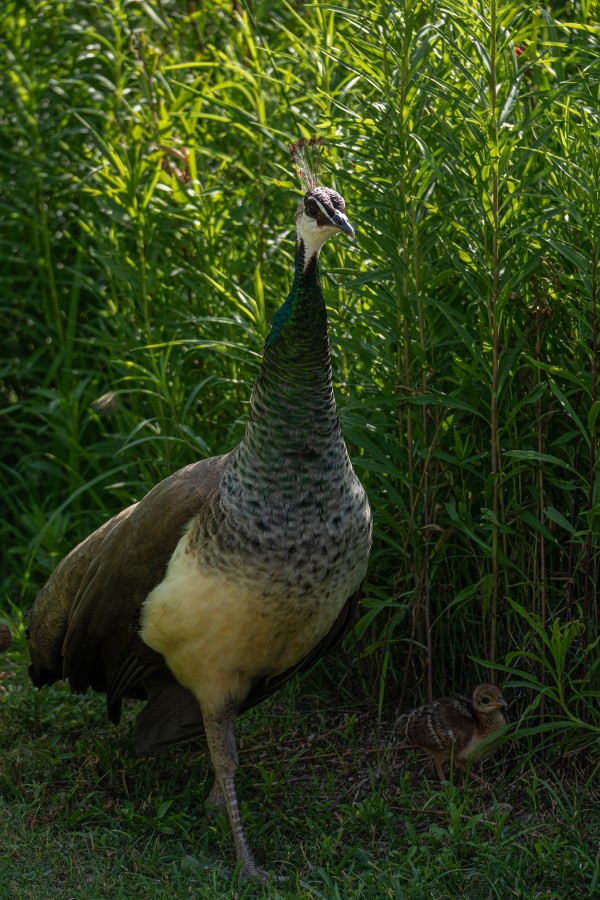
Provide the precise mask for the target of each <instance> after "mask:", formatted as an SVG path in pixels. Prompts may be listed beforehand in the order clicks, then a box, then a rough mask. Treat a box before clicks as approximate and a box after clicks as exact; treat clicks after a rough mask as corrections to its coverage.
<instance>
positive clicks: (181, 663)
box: [140, 536, 363, 714]
mask: <svg viewBox="0 0 600 900" xmlns="http://www.w3.org/2000/svg"><path fill="white" fill-rule="evenodd" d="M186 546H187V536H184V537H183V538H182V539H181V541H180V543H179V545H178V547H177V549H176V551H175V553H174V554H173V557H172V559H171V561H170V563H169V567H168V569H167V573H166V575H165V578H164V579H163V581H162V582H161V583H160V584H159V585H157V587H156V588H155V589H154V590H153V591H152V592H151V593H150V594H149V595H148V597H147V599H146V601H145V602H144V605H143V607H142V619H141V632H140V633H141V637H142V639H143V640H144V641H145V643H146V644H148V646H150V647H152V649H153V650H156V651H158V652H159V653H161V654H162V655H163V656H164V657H165V659H166V661H167V664H168V666H169V668H170V669H171V671H172V672H173V674H174V675H175V677H176V678H177V680H178V681H179V682H180V683H181V684H183V685H185V686H186V687H188V688H189V689H190V690H191V691H192V692H193V693H194V695H195V696H196V697H197V699H198V701H199V703H200V705H201V707H202V709H203V712H204V713H205V714H206V713H210V712H211V711H213V710H214V711H216V710H218V709H219V708H220V707H221V706H222V705H223V703H224V702H226V701H227V700H228V699H234V700H237V701H238V702H241V701H242V700H244V699H245V697H246V696H247V694H248V693H249V691H250V688H251V686H252V684H253V682H254V681H255V680H256V679H257V678H260V677H264V676H269V675H277V674H279V673H281V672H284V671H286V670H287V669H289V668H290V667H292V666H293V665H294V664H295V663H297V662H298V661H299V660H300V659H302V658H303V657H304V656H305V655H306V654H307V653H309V652H310V650H311V649H312V648H313V647H314V646H315V645H316V644H317V643H318V641H319V640H320V639H321V638H322V637H324V636H325V635H326V634H327V632H328V631H329V629H330V628H331V627H332V625H333V623H334V622H335V620H336V618H337V616H338V615H339V613H340V611H341V609H342V607H343V605H344V603H345V602H346V600H347V599H348V597H349V596H350V594H351V593H352V592H353V591H354V590H356V589H357V587H358V585H359V583H360V580H362V575H363V573H362V572H357V571H356V569H355V568H354V569H353V567H352V565H351V564H349V561H348V564H344V565H343V566H339V565H338V566H336V568H335V570H334V571H332V572H331V573H330V576H329V577H328V581H327V583H324V584H321V585H319V586H318V587H317V586H316V587H315V590H314V591H311V593H310V594H309V595H306V594H304V595H302V596H299V595H298V594H294V592H293V590H290V589H289V588H288V589H284V588H283V587H282V589H281V590H278V589H277V587H276V586H275V585H274V584H273V582H269V583H261V581H260V580H254V579H252V578H251V577H247V576H244V575H243V574H242V573H240V574H239V575H238V574H237V573H233V572H231V571H228V572H226V573H225V572H221V571H219V570H218V569H214V568H203V567H202V566H201V564H200V563H199V561H198V557H197V556H196V555H195V554H191V553H188V552H186Z"/></svg>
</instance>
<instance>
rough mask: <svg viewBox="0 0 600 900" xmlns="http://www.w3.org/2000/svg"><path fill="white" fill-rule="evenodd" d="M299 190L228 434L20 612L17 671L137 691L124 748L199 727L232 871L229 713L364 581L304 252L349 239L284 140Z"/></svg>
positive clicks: (325, 645)
mask: <svg viewBox="0 0 600 900" xmlns="http://www.w3.org/2000/svg"><path fill="white" fill-rule="evenodd" d="M290 150H291V153H292V159H293V161H294V162H295V164H296V167H297V171H298V174H299V176H300V178H301V182H302V185H303V188H304V190H305V194H304V197H303V199H302V201H301V202H300V204H299V206H298V210H297V213H296V258H295V274H294V280H293V283H292V287H291V290H290V293H289V295H288V297H287V299H286V301H285V302H284V304H283V305H282V307H281V308H280V309H279V311H278V312H277V314H276V316H275V318H274V321H273V326H272V329H271V332H270V334H269V336H268V338H267V340H266V344H265V351H264V357H263V360H262V364H261V367H260V371H259V374H258V378H257V380H256V384H255V385H254V389H253V391H252V396H251V401H250V417H249V421H248V423H247V427H246V431H245V434H244V437H243V438H242V440H241V442H240V443H239V444H238V446H237V447H236V448H235V449H234V450H232V451H231V452H230V453H227V454H225V455H224V456H218V457H213V458H211V459H204V460H201V461H200V462H196V463H193V464H192V465H189V466H186V467H185V468H183V469H181V470H180V471H178V472H176V473H175V474H174V475H171V476H170V477H169V478H167V479H165V480H164V481H162V482H161V483H160V484H158V485H157V486H156V487H155V488H153V490H151V491H150V492H149V493H148V494H147V495H146V496H145V497H144V498H143V499H142V500H140V502H139V503H135V504H134V505H133V506H130V507H129V508H128V509H125V510H123V512H121V513H119V514H118V515H116V516H115V517H114V518H112V519H111V520H110V521H109V522H107V523H106V524H105V525H103V526H102V527H101V528H99V529H98V530H97V531H95V532H94V533H93V534H91V535H90V536H89V537H88V538H87V539H86V540H84V541H83V542H82V543H81V544H79V545H78V546H77V547H75V549H74V550H72V551H71V553H69V555H68V556H67V557H65V559H64V560H63V561H62V562H61V563H60V564H59V565H58V567H57V568H56V570H55V571H54V573H53V574H52V576H51V577H50V579H49V581H48V582H47V584H46V585H45V587H44V588H43V589H42V591H41V592H40V594H39V596H38V597H37V599H36V601H35V603H34V605H33V607H32V610H31V615H30V632H29V634H30V646H31V659H32V665H31V669H30V671H31V676H32V678H33V681H34V683H35V684H36V685H37V686H42V685H44V684H49V683H51V682H53V681H55V680H57V679H60V678H66V679H68V680H69V682H70V686H71V689H72V690H73V691H76V692H83V691H85V690H86V689H87V688H88V687H91V688H93V689H94V690H96V691H101V692H106V694H107V707H108V715H109V717H110V719H111V720H112V721H113V722H118V721H119V718H120V714H121V702H122V699H123V698H124V697H134V698H141V699H146V700H147V703H146V705H145V706H144V707H143V709H142V711H141V712H140V714H139V716H138V718H137V722H136V749H137V750H138V751H139V752H142V753H145V752H152V751H154V750H155V749H156V748H158V747H161V746H164V745H167V744H171V743H176V742H179V741H184V740H188V739H190V738H195V737H197V736H199V735H201V734H202V733H205V734H206V739H207V743H208V748H209V751H210V756H211V761H212V764H213V767H214V771H215V785H214V787H213V789H212V791H211V795H210V798H209V799H210V800H211V801H212V803H216V804H219V805H221V806H224V807H225V808H226V811H227V815H228V817H229V822H230V825H231V830H232V832H233V837H234V841H235V849H236V854H237V859H238V862H239V864H240V867H241V868H240V874H241V877H242V878H248V877H255V878H262V879H264V878H265V877H266V876H265V873H264V872H262V871H261V870H260V869H258V868H257V866H256V863H255V861H254V857H253V855H252V852H251V850H250V848H249V845H248V842H247V840H246V836H245V833H244V829H243V826H242V823H241V819H240V812H239V808H238V801H237V797H236V792H235V785H234V776H235V771H236V767H237V763H238V760H237V753H236V747H235V737H234V723H235V719H236V716H237V714H238V713H239V712H241V711H243V710H245V709H248V708H250V707H251V706H254V705H255V704H257V703H259V702H261V701H262V700H263V699H265V697H268V696H269V695H271V694H272V693H274V692H275V691H276V690H278V688H279V687H280V686H281V685H282V684H284V682H286V681H287V680H288V679H289V678H291V676H292V675H293V674H294V673H296V672H301V671H303V670H305V669H307V668H309V667H310V666H312V665H313V664H314V663H315V662H316V661H317V660H318V659H319V658H320V657H321V656H323V654H325V653H328V652H329V651H330V650H332V649H333V648H334V647H335V646H336V645H337V644H338V643H339V642H340V640H341V638H342V637H343V635H344V633H345V632H346V629H347V628H348V626H349V623H350V621H351V618H352V613H353V610H354V609H355V605H356V602H357V599H358V592H359V588H360V585H361V582H362V580H363V578H364V576H365V572H366V568H367V561H368V557H369V549H370V543H371V513H370V509H369V503H368V500H367V497H366V494H365V491H364V490H363V487H362V485H361V484H360V482H359V480H358V478H357V477H356V475H355V473H354V470H353V468H352V465H351V463H350V459H349V457H348V453H347V451H346V446H345V444H344V439H343V437H342V432H341V429H340V425H339V422H338V417H337V412H336V406H335V400H334V396H333V390H332V382H331V360H330V353H329V340H328V334H327V314H326V309H325V301H324V298H323V293H322V290H321V284H320V280H319V268H318V259H319V251H320V249H321V246H322V245H323V243H324V242H325V241H326V240H327V238H330V237H332V236H333V235H335V234H337V233H339V232H342V233H345V234H347V235H349V236H350V237H353V234H354V232H353V230H352V227H351V225H350V223H349V222H348V219H347V217H346V209H345V203H344V200H343V198H342V197H341V196H340V195H339V194H338V193H336V192H335V191H333V190H330V189H328V188H325V187H322V186H321V185H320V183H319V178H318V160H319V154H320V148H319V146H318V142H317V141H316V140H315V139H312V140H311V141H309V142H306V141H299V142H297V143H296V144H293V145H291V147H290Z"/></svg>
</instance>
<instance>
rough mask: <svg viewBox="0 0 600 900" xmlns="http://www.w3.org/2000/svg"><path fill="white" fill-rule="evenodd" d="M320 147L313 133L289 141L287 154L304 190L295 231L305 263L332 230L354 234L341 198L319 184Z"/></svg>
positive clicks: (335, 192) (335, 232) (332, 233)
mask: <svg viewBox="0 0 600 900" xmlns="http://www.w3.org/2000/svg"><path fill="white" fill-rule="evenodd" d="M321 150H322V144H321V141H320V139H318V138H314V137H313V138H310V140H304V139H302V140H299V141H296V142H295V143H293V144H290V156H291V159H292V162H293V163H294V164H295V166H296V172H297V173H298V177H299V178H300V182H301V184H302V186H303V188H304V189H305V192H306V193H305V194H304V197H303V198H302V200H301V201H300V203H299V205H298V209H297V212H296V233H297V235H298V239H299V240H301V241H302V243H303V244H304V249H305V260H306V263H308V261H309V260H310V259H311V258H312V257H313V256H314V255H315V254H318V252H319V250H320V249H321V247H322V246H323V244H324V243H325V241H326V240H327V238H330V237H332V236H333V235H334V234H338V233H340V232H343V233H344V234H347V235H348V236H349V237H351V238H353V237H354V229H353V228H352V225H351V224H350V222H349V221H348V217H347V216H346V203H345V202H344V198H343V197H341V196H340V194H338V193H337V191H334V190H332V189H331V188H326V187H323V186H322V185H321V184H320V181H319V175H320V167H321Z"/></svg>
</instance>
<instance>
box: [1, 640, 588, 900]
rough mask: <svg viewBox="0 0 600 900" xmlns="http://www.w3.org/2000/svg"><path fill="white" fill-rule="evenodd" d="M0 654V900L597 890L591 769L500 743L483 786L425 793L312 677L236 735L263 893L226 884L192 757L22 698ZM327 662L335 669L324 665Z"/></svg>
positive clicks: (375, 735) (54, 699) (378, 728)
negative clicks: (272, 874) (147, 747)
mask: <svg viewBox="0 0 600 900" xmlns="http://www.w3.org/2000/svg"><path fill="white" fill-rule="evenodd" d="M25 662H26V660H25V658H24V656H23V654H22V652H21V651H20V650H16V651H15V652H13V653H10V654H8V655H4V656H3V657H2V663H3V668H4V670H5V672H6V673H7V674H6V675H5V676H4V678H3V679H2V682H1V683H2V685H3V686H4V692H3V694H2V695H1V697H0V703H1V708H0V848H1V850H0V857H1V860H2V866H1V871H2V879H1V882H0V896H1V897H3V898H4V897H6V898H19V900H29V898H31V900H38V898H40V897H48V898H53V897H57V898H58V897H61V898H73V900H75V898H84V897H85V898H103V897H111V898H115V897H127V898H138V897H139V898H147V897H161V898H177V897H187V896H192V895H193V896H194V897H207V898H210V897H215V898H216V897H228V896H234V895H237V896H240V897H246V896H263V895H267V894H269V893H270V895H271V896H281V897H297V896H306V897H328V898H329V897H349V896H352V897H387V896H389V897H406V898H420V897H425V896H426V897H434V898H453V897H457V896H462V895H468V896H469V897H473V898H478V897H482V898H484V897H485V898H487V897H490V898H491V897H501V898H504V897H539V898H555V897H556V898H563V897H565V896H567V895H568V896H569V897H576V896H581V897H590V896H593V895H594V893H595V892H600V878H599V873H598V860H599V847H600V813H599V808H600V788H599V787H598V785H597V784H594V782H593V780H592V779H591V776H592V774H593V768H592V765H591V762H589V761H587V760H585V759H582V758H580V757H569V756H567V757H565V758H564V759H560V757H558V756H557V758H556V760H555V761H554V762H553V763H552V764H551V765H550V764H549V760H548V759H546V760H545V761H542V760H538V759H537V758H536V757H533V762H531V761H530V762H528V761H527V760H526V759H524V758H523V757H520V756H519V754H520V749H519V747H515V746H510V745H507V746H505V748H504V749H503V750H501V751H499V753H498V755H497V763H496V762H493V763H488V764H487V767H486V771H487V775H488V777H489V779H490V782H491V783H492V787H490V789H485V788H482V787H480V786H477V787H475V786H473V787H470V788H469V789H468V790H467V791H465V792H463V791H461V790H458V789H456V788H454V787H453V786H452V785H450V784H446V785H444V786H443V787H441V788H440V786H439V785H438V784H437V783H436V781H435V778H434V773H433V767H432V766H431V764H430V762H429V761H428V760H426V759H423V758H422V757H421V756H420V755H419V754H417V753H414V752H413V751H409V750H406V749H405V748H402V747H398V746H396V745H395V744H394V742H393V738H392V731H391V722H392V721H393V717H394V712H395V710H393V709H390V710H389V711H387V713H386V716H385V718H384V721H383V722H382V723H381V725H378V724H377V720H376V716H375V715H374V714H373V713H372V712H370V711H369V709H368V708H367V705H366V704H364V705H363V706H360V705H356V704H354V705H353V704H350V703H349V704H348V705H346V706H343V707H342V706H334V702H335V701H336V696H337V700H338V701H339V693H340V692H339V690H336V688H335V687H334V685H333V684H329V686H328V687H327V686H325V687H324V686H323V682H324V681H325V682H328V681H329V680H330V679H328V678H323V675H322V673H321V677H320V678H319V679H317V678H313V679H308V680H306V681H305V683H304V684H303V686H302V691H301V692H297V691H295V690H294V689H293V688H292V687H291V688H290V689H289V690H288V691H287V692H284V693H282V694H280V695H279V696H278V697H277V698H275V701H274V702H273V703H271V704H270V705H263V707H262V708H259V709H258V710H256V711H253V712H252V713H251V714H249V715H246V716H244V717H243V718H242V719H241V720H240V722H239V728H238V735H239V750H240V763H241V775H240V779H239V792H240V797H241V798H242V808H243V815H244V819H245V822H246V826H247V828H248V832H249V835H250V840H251V843H252V845H253V847H254V850H255V853H256V856H257V859H258V861H259V863H260V864H262V865H265V866H267V867H269V868H271V869H272V870H273V871H276V872H279V873H285V874H286V875H287V876H288V877H287V881H285V882H282V883H281V884H278V885H277V886H276V887H272V888H271V889H268V890H266V889H263V888H262V887H259V886H253V885H250V886H246V887H242V888H238V887H237V884H236V880H235V873H234V869H233V858H234V857H233V848H232V842H231V838H230V835H229V830H228V826H227V823H226V821H225V819H224V817H222V816H220V817H218V818H217V819H216V820H209V819H207V817H206V816H205V814H204V810H203V801H204V799H205V797H206V796H207V795H208V791H209V790H210V785H211V775H210V769H209V765H208V761H207V758H206V755H205V754H204V751H203V748H200V749H198V748H197V747H194V748H192V747H184V748H176V749H173V750H171V751H166V752H163V753H162V754H161V755H160V756H157V757H156V758H154V759H150V760H149V759H139V758H137V757H135V756H134V755H133V749H132V748H133V744H132V736H131V724H132V721H133V718H134V716H135V710H136V708H137V706H136V704H133V703H132V704H130V706H129V708H128V709H127V711H126V715H125V717H124V718H125V721H124V722H123V723H122V725H121V726H120V727H119V728H113V727H112V726H110V725H109V724H108V723H107V722H106V718H105V713H104V698H102V697H98V696H92V695H88V696H86V697H73V696H71V695H70V694H69V692H68V690H67V689H66V687H65V686H64V685H60V686H56V687H53V688H51V689H47V690H44V691H34V690H33V689H32V688H31V687H30V685H29V682H28V680H27V677H26V668H25ZM338 665H339V661H338Z"/></svg>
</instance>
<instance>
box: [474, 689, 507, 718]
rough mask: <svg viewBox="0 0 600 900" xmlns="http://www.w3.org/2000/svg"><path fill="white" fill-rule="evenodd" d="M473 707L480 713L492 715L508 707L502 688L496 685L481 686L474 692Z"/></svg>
mask: <svg viewBox="0 0 600 900" xmlns="http://www.w3.org/2000/svg"><path fill="white" fill-rule="evenodd" d="M473 706H474V707H475V709H476V710H477V712H479V713H490V712H494V710H496V709H502V708H503V707H505V706H506V700H505V699H504V697H503V696H502V693H501V691H500V688H498V687H496V685H494V684H480V685H479V687H476V688H475V691H474V692H473Z"/></svg>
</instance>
